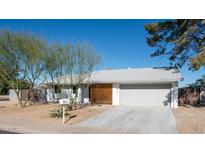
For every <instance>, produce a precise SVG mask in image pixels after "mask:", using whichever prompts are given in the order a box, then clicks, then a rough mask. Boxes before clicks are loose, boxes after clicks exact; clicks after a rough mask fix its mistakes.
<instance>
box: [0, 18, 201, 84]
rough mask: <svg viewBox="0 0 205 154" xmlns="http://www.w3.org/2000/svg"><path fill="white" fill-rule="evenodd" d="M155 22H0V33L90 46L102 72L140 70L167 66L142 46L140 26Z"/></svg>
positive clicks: (191, 75)
mask: <svg viewBox="0 0 205 154" xmlns="http://www.w3.org/2000/svg"><path fill="white" fill-rule="evenodd" d="M157 21H159V20H0V29H11V30H15V31H28V32H33V33H35V34H38V35H42V36H44V37H45V38H46V39H47V40H48V41H49V42H54V43H55V42H60V43H63V44H65V43H67V42H76V41H86V42H89V43H92V44H93V45H94V47H95V48H96V50H97V51H98V52H99V54H100V55H101V56H102V64H101V65H100V66H99V67H98V68H97V69H105V68H116V69H117V68H128V67H130V68H142V67H157V66H168V65H169V62H168V60H167V59H166V57H156V58H151V57H150V54H151V53H152V51H154V49H152V48H151V47H149V46H148V45H147V44H146V41H145V40H146V37H147V36H148V34H147V32H146V31H145V30H144V24H147V23H153V22H157ZM180 71H181V73H182V75H183V77H184V80H183V81H181V82H180V85H181V86H182V85H186V84H187V83H189V82H193V81H195V80H196V79H198V78H199V77H200V76H201V75H203V74H204V69H200V70H199V71H197V72H192V71H189V70H188V68H187V66H184V67H183V68H182V69H181V70H180Z"/></svg>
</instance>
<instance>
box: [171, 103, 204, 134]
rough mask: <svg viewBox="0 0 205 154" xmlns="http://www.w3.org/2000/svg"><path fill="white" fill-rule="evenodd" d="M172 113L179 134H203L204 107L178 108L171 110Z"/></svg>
mask: <svg viewBox="0 0 205 154" xmlns="http://www.w3.org/2000/svg"><path fill="white" fill-rule="evenodd" d="M173 113H174V116H175V119H176V123H177V128H178V130H179V133H183V134H203V133H205V107H185V106H180V107H179V108H178V109H173Z"/></svg>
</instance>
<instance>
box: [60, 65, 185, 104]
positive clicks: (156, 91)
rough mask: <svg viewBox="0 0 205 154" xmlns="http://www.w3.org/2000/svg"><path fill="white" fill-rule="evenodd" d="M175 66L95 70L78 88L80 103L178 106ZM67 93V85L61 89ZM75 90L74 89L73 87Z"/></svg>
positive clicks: (179, 75)
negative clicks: (87, 101)
mask: <svg viewBox="0 0 205 154" xmlns="http://www.w3.org/2000/svg"><path fill="white" fill-rule="evenodd" d="M181 79H182V76H181V73H180V72H179V71H178V70H177V69H175V68H167V67H159V68H128V69H109V70H101V71H95V72H93V73H92V74H91V77H90V79H89V80H88V81H86V83H84V84H83V86H82V87H81V88H80V89H78V90H79V93H81V95H80V96H79V97H80V98H79V99H80V100H82V101H81V102H82V103H83V102H84V101H85V100H89V101H90V102H91V103H93V104H95V103H97V104H98V103H102V104H111V105H134V106H137V105H138V106H170V107H171V108H176V107H178V90H177V87H178V82H179V81H180V80H181ZM63 91H64V93H65V94H66V93H69V92H70V89H69V86H68V87H67V88H65V89H63ZM74 91H75V90H74Z"/></svg>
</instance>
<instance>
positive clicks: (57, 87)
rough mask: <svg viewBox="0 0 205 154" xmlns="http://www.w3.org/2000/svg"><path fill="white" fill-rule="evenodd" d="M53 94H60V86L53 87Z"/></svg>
mask: <svg viewBox="0 0 205 154" xmlns="http://www.w3.org/2000/svg"><path fill="white" fill-rule="evenodd" d="M54 89H55V93H56V94H59V93H61V89H60V86H57V85H55V88H54Z"/></svg>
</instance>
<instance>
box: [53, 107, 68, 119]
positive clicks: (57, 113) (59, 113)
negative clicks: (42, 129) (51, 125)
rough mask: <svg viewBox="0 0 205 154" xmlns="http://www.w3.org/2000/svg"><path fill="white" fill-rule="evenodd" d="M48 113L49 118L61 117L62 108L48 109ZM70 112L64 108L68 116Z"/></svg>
mask: <svg viewBox="0 0 205 154" xmlns="http://www.w3.org/2000/svg"><path fill="white" fill-rule="evenodd" d="M49 115H50V117H51V118H62V117H63V108H62V107H60V108H58V109H55V110H50V112H49ZM69 115H70V114H69V113H68V112H67V111H66V110H65V116H69Z"/></svg>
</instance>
